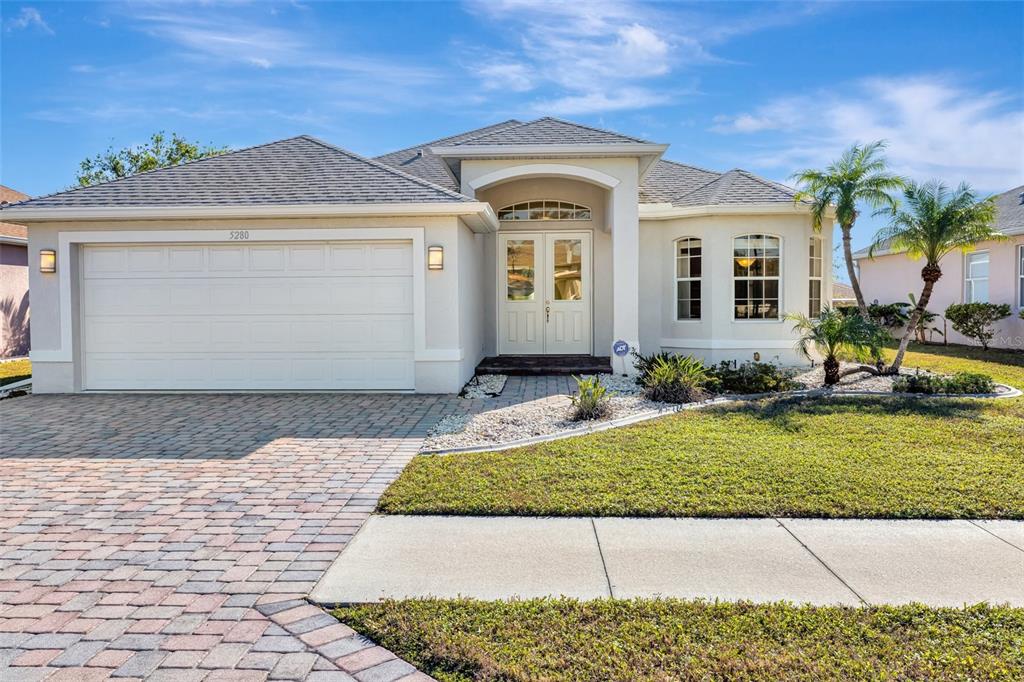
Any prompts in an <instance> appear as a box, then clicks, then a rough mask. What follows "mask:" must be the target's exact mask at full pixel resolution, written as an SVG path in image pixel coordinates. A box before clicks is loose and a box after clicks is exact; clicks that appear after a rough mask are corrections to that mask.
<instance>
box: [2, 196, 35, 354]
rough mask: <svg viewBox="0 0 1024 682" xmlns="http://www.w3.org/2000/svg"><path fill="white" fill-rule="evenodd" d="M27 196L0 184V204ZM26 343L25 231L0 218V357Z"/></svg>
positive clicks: (22, 348)
mask: <svg viewBox="0 0 1024 682" xmlns="http://www.w3.org/2000/svg"><path fill="white" fill-rule="evenodd" d="M28 198H29V197H28V195H27V194H22V193H21V192H18V191H16V190H13V189H11V188H10V187H4V186H3V185H0V206H4V205H6V204H10V203H14V202H19V201H24V200H25V199H28ZM28 347H29V333H28V231H27V230H26V229H25V226H24V225H15V224H13V223H5V222H0V359H6V358H18V357H24V356H26V355H28V350H29V348H28Z"/></svg>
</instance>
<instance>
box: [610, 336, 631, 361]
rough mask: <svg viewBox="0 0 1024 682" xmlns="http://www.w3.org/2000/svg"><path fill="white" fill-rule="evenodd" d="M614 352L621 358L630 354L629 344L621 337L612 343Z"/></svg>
mask: <svg viewBox="0 0 1024 682" xmlns="http://www.w3.org/2000/svg"><path fill="white" fill-rule="evenodd" d="M612 352H613V353H615V354H616V355H618V356H619V357H620V358H621V357H625V356H626V355H629V344H628V343H626V342H625V341H623V340H622V339H619V340H618V341H616V342H615V343H613V344H612Z"/></svg>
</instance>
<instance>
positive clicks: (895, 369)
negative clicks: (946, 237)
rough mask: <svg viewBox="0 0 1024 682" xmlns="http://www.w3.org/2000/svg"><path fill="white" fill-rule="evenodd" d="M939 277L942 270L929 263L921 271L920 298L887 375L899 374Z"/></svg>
mask: <svg viewBox="0 0 1024 682" xmlns="http://www.w3.org/2000/svg"><path fill="white" fill-rule="evenodd" d="M940 277H942V270H940V269H939V266H938V265H933V264H931V263H929V264H928V265H925V266H924V268H923V269H922V270H921V279H923V280H924V289H922V290H921V297H920V298H919V299H917V305H916V306H915V307H914V311H913V312H912V313H911V314H910V320H909V321H908V322H907V327H906V329H904V330H903V338H901V339H900V345H899V348H897V349H896V357H895V358H894V359H893V361H892V364H891V365H889V372H888V373H889V374H899V371H900V366H901V365H902V364H903V356H904V355H905V354H906V352H907V346H909V345H910V339H911V337H913V336H914V332H915V330H916V329H917V323H918V321H920V319H921V315H923V314H924V311H925V310H926V309H927V308H928V301H930V300H931V298H932V289H934V288H935V283H936V282H938V281H939V278H940Z"/></svg>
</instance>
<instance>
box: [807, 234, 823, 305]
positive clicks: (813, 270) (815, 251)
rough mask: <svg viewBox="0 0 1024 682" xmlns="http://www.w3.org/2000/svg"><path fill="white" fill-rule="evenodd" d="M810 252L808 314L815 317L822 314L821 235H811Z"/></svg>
mask: <svg viewBox="0 0 1024 682" xmlns="http://www.w3.org/2000/svg"><path fill="white" fill-rule="evenodd" d="M809 253H810V262H809V263H808V268H809V269H808V273H810V274H809V276H810V280H809V282H810V283H809V285H808V305H807V316H808V317H810V318H812V319H813V318H816V317H818V316H819V315H821V266H822V262H823V258H822V254H821V237H811V247H810V251H809Z"/></svg>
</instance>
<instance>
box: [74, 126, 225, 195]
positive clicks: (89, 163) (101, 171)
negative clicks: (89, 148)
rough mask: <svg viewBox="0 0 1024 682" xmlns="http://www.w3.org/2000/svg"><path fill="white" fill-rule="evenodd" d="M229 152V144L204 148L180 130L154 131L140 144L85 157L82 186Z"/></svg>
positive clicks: (79, 174) (80, 172)
mask: <svg viewBox="0 0 1024 682" xmlns="http://www.w3.org/2000/svg"><path fill="white" fill-rule="evenodd" d="M227 151H228V148H227V147H204V146H201V145H199V144H198V143H195V142H190V141H188V140H186V139H185V138H183V137H181V136H180V135H178V134H177V133H171V136H170V138H168V137H167V135H166V134H165V133H164V132H163V131H161V132H159V133H154V134H153V135H152V136H151V137H150V138H149V141H148V142H146V143H144V144H141V145H138V146H136V147H124V148H123V149H117V150H115V149H114V148H113V147H108V148H107V151H105V152H103V153H102V154H97V155H96V156H93V157H91V158H88V159H85V160H83V161H82V162H81V163H80V164H79V172H78V177H77V180H78V184H79V185H80V186H82V187H88V186H89V185H95V184H98V183H101V182H109V181H111V180H117V179H118V178H125V177H128V176H129V175H135V174H136V173H144V172H146V171H151V170H156V169H157V168H166V167H168V166H177V165H179V164H182V163H186V162H188V161H196V160H198V159H205V158H206V157H208V156H217V155H218V154H223V153H225V152H227Z"/></svg>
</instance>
